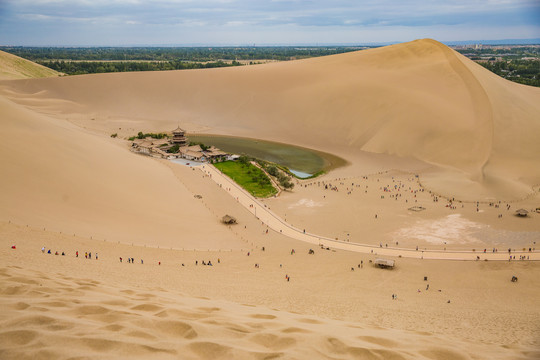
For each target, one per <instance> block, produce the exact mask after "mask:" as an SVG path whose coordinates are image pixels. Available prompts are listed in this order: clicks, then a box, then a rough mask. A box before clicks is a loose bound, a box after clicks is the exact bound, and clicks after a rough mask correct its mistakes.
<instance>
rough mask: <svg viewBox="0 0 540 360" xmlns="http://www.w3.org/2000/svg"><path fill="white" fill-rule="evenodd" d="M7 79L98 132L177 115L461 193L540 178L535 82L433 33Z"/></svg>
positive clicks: (170, 121) (523, 188)
mask: <svg viewBox="0 0 540 360" xmlns="http://www.w3.org/2000/svg"><path fill="white" fill-rule="evenodd" d="M3 85H4V88H7V90H4V91H10V92H11V93H6V92H5V93H6V94H8V95H9V96H10V97H12V98H21V97H23V98H26V97H29V98H30V99H38V100H39V99H61V100H69V101H71V102H73V103H74V104H76V105H77V106H69V105H66V104H59V105H58V107H57V108H53V107H49V109H47V111H52V112H57V113H58V112H59V113H62V114H63V113H69V117H70V119H71V120H74V119H78V120H79V122H78V123H79V124H81V125H82V126H85V127H90V128H95V129H100V130H101V131H103V132H109V133H110V132H118V131H120V133H122V132H123V133H124V134H125V135H127V134H128V133H131V134H132V133H133V132H134V131H135V132H136V130H137V131H138V129H142V130H170V129H171V128H172V127H173V126H175V125H176V124H177V123H180V124H184V126H185V127H186V128H187V129H188V130H205V131H211V132H216V133H225V134H233V135H244V136H251V137H256V138H263V139H269V140H279V141H283V142H289V143H295V144H298V145H303V146H307V147H312V148H315V149H320V150H324V151H328V152H334V153H338V154H339V155H341V156H344V157H346V158H348V159H354V157H355V155H357V154H359V153H361V152H362V151H368V152H375V153H383V154H391V155H397V156H400V157H413V158H416V159H419V160H422V161H424V162H427V163H430V164H436V165H438V166H440V167H443V168H445V169H447V170H446V171H450V172H452V176H451V177H452V178H453V179H454V182H453V183H452V182H449V181H446V182H445V181H444V180H441V179H439V178H438V177H437V176H431V177H429V179H430V181H431V183H432V184H433V186H436V187H438V188H439V190H447V191H448V192H452V193H454V194H459V195H461V196H462V197H467V196H468V197H472V196H473V195H474V194H478V191H479V190H482V189H483V188H485V189H487V190H485V192H486V193H487V194H491V195H492V196H493V195H495V196H497V195H499V196H503V197H508V196H510V195H512V194H514V195H515V194H520V195H524V194H526V193H527V192H530V191H531V186H533V185H536V184H538V183H540V170H539V169H540V163H539V160H538V157H537V156H535V154H538V153H539V152H540V145H539V144H540V142H538V141H537V140H538V134H540V123H539V122H538V114H539V113H540V105H539V104H540V89H537V88H532V87H527V86H523V85H518V84H515V83H511V82H509V81H506V80H504V79H501V78H499V77H497V76H496V75H494V74H492V73H490V72H489V71H487V70H485V69H483V68H482V67H481V66H479V65H477V64H475V63H474V62H472V61H470V60H468V59H466V58H465V57H463V56H461V55H460V54H458V53H456V52H454V51H452V50H451V49H449V48H448V47H446V46H444V45H442V44H440V43H438V42H436V41H433V40H417V41H413V42H410V43H405V44H399V45H393V46H389V47H384V48H378V49H372V50H366V51H360V52H353V53H348V54H340V55H335V56H328V57H323V58H314V59H307V60H302V61H294V62H285V63H274V64H267V65H263V66H248V67H238V68H228V69H211V70H204V71H176V72H151V73H123V74H103V75H92V76H76V77H69V78H62V79H44V80H38V81H36V80H33V81H19V82H10V83H4V84H3ZM42 90H46V91H45V92H42V93H40V91H42ZM36 106H37V107H39V106H40V105H39V103H36ZM66 116H67V115H66ZM90 119H96V120H90ZM100 119H101V123H100V125H97V123H99V122H100ZM125 119H131V120H132V121H131V122H125V121H123V120H125ZM96 121H97V123H96ZM120 124H123V125H124V126H121V125H120ZM119 127H122V130H118V128H119ZM353 163H355V161H353ZM444 177H445V178H448V176H444ZM471 184H472V185H475V184H476V187H475V186H470V185H471ZM478 184H480V185H478ZM471 188H474V191H467V189H471Z"/></svg>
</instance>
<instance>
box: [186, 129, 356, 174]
mask: <svg viewBox="0 0 540 360" xmlns="http://www.w3.org/2000/svg"><path fill="white" fill-rule="evenodd" d="M187 137H188V140H189V141H191V142H199V143H203V144H205V145H214V146H216V147H218V148H220V149H221V150H223V151H225V152H228V153H233V154H238V155H249V156H252V157H255V158H258V159H262V160H266V161H270V162H273V163H276V164H279V165H282V166H285V167H287V168H288V169H289V170H290V171H291V172H292V173H293V174H295V175H296V176H297V177H299V178H307V177H310V176H312V175H313V174H316V173H318V172H320V171H329V170H332V169H335V168H338V167H340V166H343V165H345V164H346V163H347V162H346V161H345V160H344V159H342V158H340V157H337V156H335V155H332V154H328V153H324V152H320V151H316V150H312V149H307V148H303V147H299V146H294V145H288V144H283V143H278V142H273V141H265V140H257V139H248V138H241V137H232V136H221V135H190V134H188V135H187Z"/></svg>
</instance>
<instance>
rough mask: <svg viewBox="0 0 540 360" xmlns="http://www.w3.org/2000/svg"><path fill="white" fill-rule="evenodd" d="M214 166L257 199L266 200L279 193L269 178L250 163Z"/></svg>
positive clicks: (224, 163)
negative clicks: (265, 198)
mask: <svg viewBox="0 0 540 360" xmlns="http://www.w3.org/2000/svg"><path fill="white" fill-rule="evenodd" d="M214 166H215V167H216V168H217V169H219V170H220V171H221V172H223V173H224V174H225V175H227V176H228V177H230V178H231V179H233V180H234V181H235V182H236V183H237V184H238V185H240V186H241V187H243V188H244V189H245V190H247V191H248V192H249V193H250V194H251V195H253V196H255V197H261V198H264V197H269V196H272V195H274V194H275V193H277V190H276V189H275V188H274V187H273V186H272V182H271V181H270V179H269V178H268V176H266V174H265V173H264V172H263V171H262V170H261V169H259V168H258V167H256V166H254V165H252V164H251V163H249V162H247V163H242V162H239V161H238V162H236V161H225V162H221V163H216V164H214Z"/></svg>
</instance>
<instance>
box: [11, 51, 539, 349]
mask: <svg viewBox="0 0 540 360" xmlns="http://www.w3.org/2000/svg"><path fill="white" fill-rule="evenodd" d="M0 109H1V112H2V119H1V122H0V124H1V125H0V126H1V129H2V134H3V139H2V142H0V147H1V151H0V159H1V164H2V169H3V176H2V177H1V178H0V188H1V189H2V193H1V197H0V199H1V200H0V204H1V206H0V242H1V244H2V245H1V246H0V259H2V262H1V264H0V266H1V269H0V271H1V274H2V279H1V281H2V296H1V297H0V301H1V302H2V306H1V309H2V310H0V323H1V324H2V336H1V339H2V340H1V341H2V342H1V344H0V355H1V357H2V358H9V359H11V358H13V359H15V358H17V359H19V358H55V359H56V358H72V357H82V358H84V357H92V358H118V357H126V356H129V357H139V358H179V357H180V358H194V359H195V358H203V359H206V358H208V359H210V358H211V359H217V358H223V359H226V358H249V359H251V358H257V359H258V358H287V359H288V358H293V359H305V358H373V359H388V358H395V359H402V358H403V359H422V358H424V359H497V358H499V359H509V358H516V359H520V358H521V359H529V358H530V359H533V358H537V357H539V356H540V350H539V349H540V326H539V325H538V324H540V306H539V302H538V298H539V296H540V280H539V279H540V277H539V275H540V265H539V263H538V262H537V261H532V260H535V259H537V257H538V255H539V252H538V251H537V244H536V242H537V241H538V239H540V237H539V234H540V221H539V216H540V215H539V214H537V213H535V212H534V210H535V209H536V207H539V206H540V197H539V194H538V184H540V160H539V158H538V156H537V155H538V154H539V153H540V142H539V141H538V138H539V136H540V123H539V122H538V114H540V91H539V89H536V88H531V87H527V86H522V85H517V84H513V83H510V82H508V81H505V80H503V79H500V78H498V77H496V76H495V75H493V74H491V73H489V72H488V71H486V70H484V69H483V68H481V67H480V66H478V65H476V64H474V63H473V62H471V61H469V60H467V59H466V58H464V57H462V56H460V55H459V54H457V53H455V52H453V51H452V50H450V49H448V48H447V47H445V46H444V45H442V44H439V43H437V42H435V41H432V40H419V41H415V42H411V43H406V44H399V45H394V46H390V47H385V48H379V49H373V50H366V51H361V52H356V53H349V54H342V55H337V56H330V57H324V58H316V59H308V60H301V61H294V62H286V63H272V64H265V65H258V66H246V67H238V68H224V69H207V70H197V71H173V72H152V73H124V74H103V75H90V76H70V77H62V78H48V79H31V80H10V81H1V82H0ZM178 124H180V125H181V126H182V127H184V128H186V129H187V130H189V131H192V132H206V133H217V134H228V135H241V136H249V137H254V138H261V139H266V140H277V141H281V142H288V143H292V144H296V145H301V146H306V147H310V148H313V149H316V150H321V151H326V152H330V153H333V154H336V155H339V156H341V157H343V158H344V159H346V160H347V161H348V162H349V163H350V164H349V165H348V166H346V167H343V168H339V169H336V170H333V171H331V172H330V173H328V174H325V175H324V176H322V177H320V178H316V179H311V180H303V181H297V183H296V187H295V189H294V190H293V191H292V192H282V194H281V195H280V196H279V197H277V198H271V199H265V200H257V201H258V202H259V203H260V204H262V205H261V206H265V205H266V207H267V208H268V209H271V211H272V212H273V213H274V214H275V215H276V216H277V217H279V218H280V219H282V221H285V222H286V223H287V224H289V225H291V226H293V227H294V228H297V229H306V232H307V233H308V234H317V235H320V236H321V237H328V238H338V240H339V241H343V243H344V244H345V243H348V244H351V243H352V244H355V243H356V244H367V245H370V246H372V247H373V248H374V249H376V250H375V251H374V253H373V254H372V253H367V254H365V253H358V252H353V251H345V250H341V249H336V247H331V245H330V244H325V245H327V246H329V247H331V249H330V250H322V249H321V248H319V247H318V244H311V243H308V242H304V241H299V240H297V239H296V238H295V236H292V235H291V236H287V235H288V234H287V233H283V232H279V231H278V230H277V228H276V227H275V226H272V224H270V223H269V222H268V221H267V222H266V223H265V222H264V219H263V218H262V215H261V214H260V213H259V214H258V216H259V217H260V218H257V217H256V216H255V214H254V213H253V210H252V208H250V207H249V206H246V204H245V202H243V201H240V199H236V198H235V194H234V193H233V192H231V191H228V190H227V189H226V186H223V185H222V186H221V187H220V186H219V185H218V183H217V182H216V181H217V179H216V176H214V177H213V178H211V177H210V176H208V173H207V172H205V170H207V169H202V168H191V167H188V166H182V165H177V164H173V163H171V162H169V161H166V160H157V159H152V158H149V157H144V156H140V155H136V154H133V153H132V152H130V151H129V143H128V142H127V141H125V140H123V139H122V138H123V137H127V136H130V135H133V134H135V133H137V132H138V131H152V132H156V131H170V130H171V129H173V128H175V127H176V126H177V125H178ZM112 133H118V134H119V138H116V139H113V138H111V137H110V136H109V135H110V134H112ZM325 185H330V188H326V187H325ZM332 188H336V189H335V190H332ZM194 195H200V196H201V198H198V197H195V196H194ZM231 195H232V196H231ZM383 196H384V198H383ZM237 197H238V195H237ZM254 201H255V199H254ZM413 206H422V207H424V208H425V210H423V211H419V212H415V211H411V210H409V208H411V207H413ZM508 206H509V208H508ZM518 208H525V209H527V210H531V212H530V214H529V216H528V217H526V218H518V217H516V216H514V215H513V213H514V211H515V210H516V209H518ZM224 214H231V215H233V216H235V217H236V218H237V219H238V222H239V224H238V225H235V226H225V225H223V224H221V223H220V218H221V216H223V215H224ZM375 215H377V217H375ZM501 215H502V217H501ZM267 230H269V231H268V232H267ZM289 235H290V234H289ZM396 242H397V244H396ZM12 246H15V247H16V248H15V249H12V248H11V247H12ZM387 246H388V248H399V249H407V251H414V252H416V247H417V246H418V247H419V250H418V251H419V252H420V253H421V252H422V249H424V251H426V252H427V251H428V250H434V251H437V252H440V253H442V254H444V252H445V251H448V252H450V251H466V252H468V253H469V254H472V249H475V253H474V256H473V257H470V259H471V260H472V259H474V258H475V257H476V256H477V255H476V254H478V255H479V256H482V257H484V256H485V258H488V255H490V257H489V260H488V261H483V260H484V259H483V258H482V261H450V260H431V259H429V258H428V257H424V258H423V259H422V258H419V259H412V258H411V259H410V258H406V257H401V258H400V257H393V258H394V259H395V260H396V264H397V266H396V268H395V269H393V270H382V269H379V268H376V267H374V266H373V264H372V263H371V262H370V261H373V260H375V259H376V258H377V257H378V254H377V252H381V253H385V254H393V253H392V252H387V250H386V249H387ZM43 247H44V248H45V253H43V252H42V251H41V249H42V248H43ZM263 248H264V250H263ZM310 248H312V249H314V250H315V254H313V255H309V254H308V250H309V249H310ZM445 248H446V249H447V250H444V249H445ZM508 248H511V249H512V254H513V255H514V256H516V257H517V258H516V260H512V261H508V253H507V249H508ZM529 248H531V251H529V250H528V249H529ZM49 249H50V250H51V252H52V254H47V251H48V250H49ZM292 249H294V250H295V251H294V254H291V252H292ZM378 249H382V250H378ZM483 249H486V254H487V255H483V254H484V252H483ZM494 250H496V252H495V253H494V252H493V251H494ZM57 251H58V252H59V255H54V254H55V252H57ZM77 251H78V252H79V256H78V257H76V255H75V254H76V252H77ZM490 251H491V254H488V252H490ZM62 252H64V253H65V255H64V256H62V255H61V253H62ZM85 252H91V253H92V259H85V256H84V254H85ZM96 253H97V254H98V255H99V258H98V259H97V260H96V259H95V256H96ZM523 256H525V257H527V256H528V257H529V259H528V260H527V259H525V260H520V257H523ZM120 258H122V262H121V261H120ZM127 258H134V263H133V264H131V263H127V262H126V261H127ZM218 259H219V261H218ZM495 259H498V260H502V261H492V260H495ZM141 260H143V261H144V263H141ZM209 260H210V261H211V262H212V264H213V265H212V266H207V265H202V261H205V262H208V261H209ZM195 262H197V265H196V264H195ZM512 276H517V277H518V278H519V281H518V282H516V283H512V282H511V281H510V279H511V277H512ZM424 277H427V279H428V280H427V281H424ZM287 278H288V279H289V280H287ZM428 285H429V287H428ZM393 295H397V300H394V299H393Z"/></svg>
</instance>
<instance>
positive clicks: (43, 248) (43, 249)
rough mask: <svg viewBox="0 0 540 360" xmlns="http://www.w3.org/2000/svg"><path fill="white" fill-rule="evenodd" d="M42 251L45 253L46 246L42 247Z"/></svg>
mask: <svg viewBox="0 0 540 360" xmlns="http://www.w3.org/2000/svg"><path fill="white" fill-rule="evenodd" d="M41 252H42V253H44V254H45V246H44V247H42V248H41Z"/></svg>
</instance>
